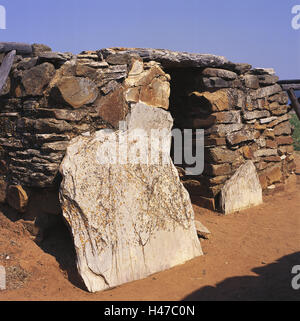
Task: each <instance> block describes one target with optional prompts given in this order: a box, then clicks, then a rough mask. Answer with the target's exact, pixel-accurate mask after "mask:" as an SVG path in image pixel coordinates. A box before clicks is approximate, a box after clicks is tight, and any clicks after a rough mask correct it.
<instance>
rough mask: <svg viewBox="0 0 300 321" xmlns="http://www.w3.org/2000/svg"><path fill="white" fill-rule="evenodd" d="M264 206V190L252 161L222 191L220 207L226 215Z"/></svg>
mask: <svg viewBox="0 0 300 321" xmlns="http://www.w3.org/2000/svg"><path fill="white" fill-rule="evenodd" d="M260 204H262V188H261V185H260V181H259V179H258V175H257V172H256V168H255V166H254V164H253V162H252V161H247V162H246V163H245V164H243V165H242V166H241V167H240V168H239V169H238V170H237V171H236V172H235V174H234V175H233V176H232V177H231V178H230V179H229V180H228V181H227V182H226V183H225V185H224V187H223V188H222V190H221V198H220V207H221V210H222V212H223V213H224V214H230V213H233V212H236V211H240V210H244V209H247V208H249V207H252V206H256V205H260Z"/></svg>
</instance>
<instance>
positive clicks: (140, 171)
mask: <svg viewBox="0 0 300 321" xmlns="http://www.w3.org/2000/svg"><path fill="white" fill-rule="evenodd" d="M141 109H143V115H144V118H143V119H144V120H142V121H141V122H139V121H138V120H139V119H140V117H139V115H137V116H135V112H137V113H141ZM158 115H160V118H157V116H158ZM159 119H160V121H159ZM128 120H129V121H128V126H129V128H128V130H127V131H125V132H123V131H122V132H117V133H113V132H110V133H108V132H105V131H99V132H96V133H95V134H94V135H92V136H90V137H82V136H81V137H77V138H75V139H74V140H72V141H71V143H70V145H69V147H68V149H67V154H66V156H65V158H64V160H63V162H62V165H61V173H62V175H63V182H62V185H61V191H60V198H61V203H62V209H63V215H64V217H65V218H66V220H67V221H68V223H69V224H70V227H71V230H72V233H73V236H74V244H75V249H76V252H77V257H78V262H77V266H78V270H79V273H80V275H81V276H82V278H83V280H84V282H85V284H86V286H87V288H88V290H89V291H91V292H95V291H99V290H103V289H107V288H111V287H114V286H117V285H120V284H122V283H125V282H129V281H133V280H137V279H141V278H143V277H146V276H148V275H150V274H153V273H155V272H158V271H162V270H165V269H168V268H170V267H172V266H175V265H177V264H181V263H183V262H185V261H187V260H189V259H192V258H194V257H196V256H199V255H201V254H202V250H201V246H200V243H199V240H198V238H197V233H196V228H195V224H194V213H193V209H192V206H191V202H190V198H189V195H188V193H187V191H186V190H185V189H184V187H183V185H182V184H181V183H180V180H179V176H178V172H177V170H176V168H175V166H174V165H173V164H172V162H171V161H170V162H169V163H168V164H166V165H146V164H125V165H122V164H115V165H113V164H102V165H101V164H100V163H99V159H97V154H98V151H99V149H100V150H103V148H104V147H105V149H107V150H108V151H109V152H108V154H110V151H111V150H112V149H113V144H112V143H113V141H112V139H113V137H115V135H117V136H118V137H121V136H123V138H128V139H129V138H130V135H131V134H132V131H133V130H134V129H136V128H144V126H146V131H149V130H150V129H151V128H152V125H151V124H155V125H156V127H157V128H161V129H163V128H166V129H167V130H168V131H170V130H171V126H172V120H171V118H170V116H169V114H168V113H167V112H166V111H163V110H162V109H155V108H154V109H153V108H151V107H148V106H143V105H138V106H137V109H136V110H135V108H133V109H132V114H131V116H129V117H128ZM163 120H164V121H163ZM147 126H148V127H147ZM167 145H168V146H169V147H170V145H169V144H167ZM128 146H129V147H128V148H129V152H130V151H134V150H135V148H136V140H135V139H133V140H130V141H129V143H128ZM101 159H102V158H101ZM158 253H159V255H158ZM162 257H163V260H162V259H161V258H162Z"/></svg>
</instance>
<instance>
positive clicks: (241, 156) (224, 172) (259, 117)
mask: <svg viewBox="0 0 300 321" xmlns="http://www.w3.org/2000/svg"><path fill="white" fill-rule="evenodd" d="M224 67H225V68H226V69H225V68H224ZM168 72H169V73H170V75H171V78H172V83H171V85H172V86H171V93H172V94H171V98H170V106H171V113H172V115H173V117H174V118H175V126H176V127H178V128H181V129H184V128H193V129H201V128H202V129H204V130H205V166H204V172H203V174H202V175H200V176H198V177H195V176H190V177H189V176H187V175H185V171H184V170H180V173H181V177H182V179H183V181H184V185H185V187H186V188H187V189H188V190H189V192H190V194H191V196H192V198H194V199H195V200H197V202H199V203H200V204H202V205H203V206H206V207H209V208H212V209H215V208H216V207H217V206H218V201H219V199H218V196H219V195H220V191H221V190H222V188H223V186H224V184H225V182H226V181H227V180H228V179H229V178H230V177H231V176H232V175H233V174H234V173H235V172H236V171H237V169H238V168H239V167H240V166H241V165H243V164H244V163H245V162H246V161H248V160H251V161H253V163H254V164H255V167H256V170H257V172H258V175H259V180H260V183H261V186H262V188H263V190H266V189H267V188H268V187H270V186H271V187H273V186H272V185H274V184H277V183H282V182H284V181H285V179H286V178H287V177H288V176H289V174H290V173H291V172H293V170H294V169H295V162H294V156H293V146H292V143H293V139H292V137H291V133H292V128H291V125H290V122H289V118H290V116H289V114H288V113H289V111H290V106H288V105H287V104H288V97H287V94H286V93H285V92H284V91H283V90H282V88H281V87H280V86H279V85H278V84H277V81H278V77H277V76H276V75H275V74H274V72H273V70H270V69H252V67H251V66H250V65H247V64H236V65H232V64H228V65H225V66H223V68H222V69H221V68H210V67H209V68H202V69H189V70H186V69H178V68H177V69H169V70H168ZM195 142H196V139H195ZM181 167H182V168H183V169H184V168H185V164H182V166H181Z"/></svg>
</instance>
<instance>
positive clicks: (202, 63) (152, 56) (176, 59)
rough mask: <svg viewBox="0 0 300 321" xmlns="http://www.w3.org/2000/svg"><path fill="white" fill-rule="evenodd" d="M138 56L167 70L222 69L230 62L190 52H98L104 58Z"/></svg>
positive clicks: (115, 50)
mask: <svg viewBox="0 0 300 321" xmlns="http://www.w3.org/2000/svg"><path fill="white" fill-rule="evenodd" d="M120 53H121V54H137V55H139V56H140V57H141V58H142V59H143V60H144V61H150V60H153V61H158V62H160V63H161V64H162V66H164V67H166V68H176V67H178V68H184V67H185V68H188V67H206V66H209V67H222V66H224V65H226V64H228V63H229V61H228V60H227V59H226V58H225V57H222V56H216V55H210V54H195V53H188V52H176V51H170V50H165V49H152V48H150V49H148V48H113V49H110V48H109V49H103V50H100V51H99V52H98V55H102V56H103V57H104V58H105V57H107V56H108V55H111V54H120Z"/></svg>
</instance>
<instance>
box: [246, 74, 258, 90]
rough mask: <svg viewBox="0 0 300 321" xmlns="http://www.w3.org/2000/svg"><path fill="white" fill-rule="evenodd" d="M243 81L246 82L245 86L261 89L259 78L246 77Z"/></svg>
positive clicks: (253, 76)
mask: <svg viewBox="0 0 300 321" xmlns="http://www.w3.org/2000/svg"><path fill="white" fill-rule="evenodd" d="M243 80H244V82H245V86H246V87H248V88H251V89H257V88H259V81H258V78H257V76H255V75H245V76H243Z"/></svg>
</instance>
